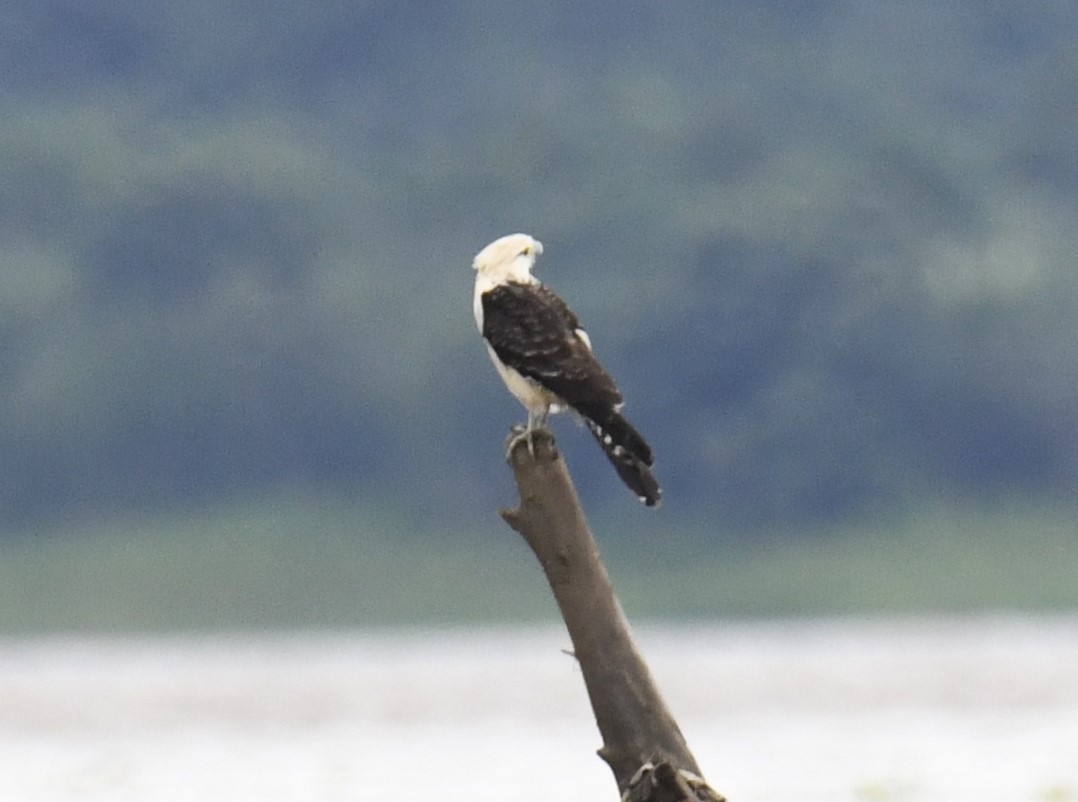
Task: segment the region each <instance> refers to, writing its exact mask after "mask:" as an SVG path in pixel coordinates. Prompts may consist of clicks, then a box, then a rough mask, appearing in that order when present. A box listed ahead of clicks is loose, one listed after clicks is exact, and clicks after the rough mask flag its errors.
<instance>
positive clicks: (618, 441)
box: [579, 408, 662, 507]
mask: <svg viewBox="0 0 1078 802" xmlns="http://www.w3.org/2000/svg"><path fill="white" fill-rule="evenodd" d="M579 411H580V412H581V413H582V414H583V417H584V422H585V423H586V424H587V426H588V429H590V430H591V433H592V434H593V435H594V436H595V439H596V440H597V441H598V443H599V445H600V447H601V448H602V449H603V453H604V454H606V456H607V459H609V460H610V462H611V464H612V465H613V466H614V469H615V470H616V471H617V472H618V476H620V477H621V481H623V482H624V483H625V484H626V485H627V486H628V488H629V489H630V490H632V491H633V492H634V493H635V494H636V496H637V498H639V499H640V500H641V501H642V502H644V504H646V505H647V506H648V507H657V506H659V503H660V502H661V500H662V489H661V488H660V487H659V483H658V482H657V481H656V480H655V476H654V475H653V474H652V472H651V466H652V464H654V462H655V458H654V457H653V456H652V453H651V447H650V446H649V445H648V444H647V442H646V441H645V440H644V438H643V437H641V436H640V432H638V431H636V429H634V428H633V427H632V424H630V423H629V421H627V420H625V418H623V417H622V416H621V414H620V413H618V412H617V411H616V410H614V409H610V408H607V409H605V410H595V409H589V410H579Z"/></svg>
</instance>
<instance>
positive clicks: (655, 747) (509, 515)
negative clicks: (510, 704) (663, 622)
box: [501, 432, 724, 802]
mask: <svg viewBox="0 0 1078 802" xmlns="http://www.w3.org/2000/svg"><path fill="white" fill-rule="evenodd" d="M534 445H535V454H534V456H533V455H532V454H530V453H529V452H528V449H527V447H525V446H524V444H523V443H519V444H518V446H517V447H516V448H515V449H514V450H513V452H512V454H511V455H510V464H511V465H512V468H513V473H514V474H515V476H516V481H517V487H518V489H519V491H520V506H519V507H518V508H517V509H513V510H502V511H501V515H502V517H503V518H504V519H505V521H506V523H508V524H509V525H510V526H511V527H513V529H515V530H516V531H517V532H519V533H520V534H521V535H522V536H523V538H524V540H525V541H526V542H527V544H528V546H529V547H530V548H531V550H532V551H533V552H535V556H536V557H538V558H539V563H540V564H541V565H542V567H543V571H544V573H545V574H546V578H547V581H548V582H549V583H550V587H551V590H552V591H553V592H554V598H555V599H556V600H557V603H558V607H559V609H560V610H561V614H562V618H564V620H565V625H566V627H567V628H568V630H569V637H570V639H571V640H572V643H573V649H574V652H575V654H576V658H577V660H579V662H580V668H581V671H582V672H583V675H584V684H585V685H586V686H587V691H588V698H589V699H590V701H591V707H592V710H593V711H594V713H595V721H596V723H597V724H598V726H599V732H600V734H601V735H602V738H603V746H602V748H601V749H600V750H599V755H600V757H602V758H603V760H605V761H606V762H607V764H609V766H610V769H611V770H612V771H613V773H614V779H615V781H616V782H617V784H618V789H619V790H620V792H621V797H622V799H623V800H631V802H682V800H687V801H689V802H723V800H724V798H723V797H722V796H721V795H720V794H718V793H717V792H716V791H714V790H712V789H711V788H710V787H709V786H708V785H707V783H706V782H704V780H703V779H702V778H701V773H700V769H699V767H698V766H697V764H696V760H695V758H693V756H692V753H691V752H690V751H689V748H688V746H687V745H686V743H685V738H684V737H683V736H682V734H681V730H680V729H678V725H677V722H676V721H674V717H673V716H672V715H671V714H670V711H669V710H668V709H667V707H666V705H665V703H664V702H663V700H662V697H661V696H660V695H659V691H658V689H657V688H656V687H655V683H654V682H653V681H652V679H651V673H650V672H649V671H648V667H647V665H646V664H645V663H644V660H643V658H641V656H640V653H639V652H638V651H637V650H636V647H635V645H634V644H633V640H632V635H631V634H630V632H629V624H628V621H627V620H626V618H625V614H624V613H623V612H622V609H621V604H620V603H619V602H618V599H617V597H616V596H615V595H614V589H613V586H612V585H611V583H610V577H609V576H608V575H607V572H606V568H605V566H604V565H603V562H602V559H601V558H600V556H599V549H598V546H597V545H596V542H595V538H594V537H593V536H592V534H591V531H590V530H589V529H588V524H587V521H586V520H585V519H584V511H583V510H582V509H581V507H580V501H579V500H578V498H577V495H576V489H575V488H574V487H573V483H572V479H571V478H570V476H569V472H568V470H567V469H566V467H565V461H564V460H562V459H561V456H560V455H559V453H558V450H557V446H556V444H555V442H554V437H553V436H552V435H550V434H549V433H547V432H538V433H536V437H535V440H534Z"/></svg>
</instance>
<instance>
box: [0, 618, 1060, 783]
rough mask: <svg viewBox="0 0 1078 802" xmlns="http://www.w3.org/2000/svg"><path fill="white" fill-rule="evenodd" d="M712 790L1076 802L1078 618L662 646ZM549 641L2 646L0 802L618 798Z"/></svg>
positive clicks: (351, 637)
mask: <svg viewBox="0 0 1078 802" xmlns="http://www.w3.org/2000/svg"><path fill="white" fill-rule="evenodd" d="M638 636H639V641H640V645H641V647H642V649H643V651H644V653H645V655H646V657H647V658H648V660H649V662H650V664H651V666H652V669H653V672H654V674H655V676H656V679H657V680H658V682H659V684H660V686H661V687H662V689H663V691H664V693H665V695H666V697H667V700H668V702H669V703H670V705H671V707H672V708H673V710H674V712H675V714H676V716H677V718H678V719H679V721H680V723H681V725H682V729H683V730H684V732H685V734H686V736H687V738H688V740H689V744H690V746H691V748H692V749H693V751H694V752H695V754H696V757H697V759H698V760H699V762H700V764H701V766H702V767H703V769H704V772H705V773H706V775H707V777H708V779H709V780H710V781H711V783H712V785H713V786H715V787H716V788H717V789H718V790H720V791H721V792H723V793H725V794H726V795H727V796H728V797H729V798H730V800H731V802H749V801H750V800H751V801H754V802H763V800H776V801H777V800H783V801H784V802H786V801H787V800H792V799H797V800H802V802H803V801H804V800H809V802H812V801H813V800H821V802H822V800H828V802H835V800H868V801H870V802H880V801H882V800H947V801H948V802H954V801H955V800H977V801H978V802H984V801H985V800H1000V802H1003V801H1004V800H1006V802H1016V801H1019V800H1040V801H1041V802H1066V801H1067V800H1078V618H1073V617H1057V618H1019V617H989V618H978V619H968V620H967V619H943V620H941V619H933V620H908V621H893V620H859V621H821V622H784V623H761V624H716V625H708V626H703V625H700V626H683V625H679V626H672V627H663V626H656V625H652V626H649V627H643V628H641V629H640V631H639V633H638ZM567 645H568V641H567V638H566V637H565V635H564V634H563V633H562V632H561V631H560V630H559V629H557V628H554V627H550V628H536V629H487V630H449V631H446V630H438V631H429V632H426V631H409V632H402V633H394V632H384V633H367V632H345V633H332V634H317V633H314V634H312V633H299V634H288V635H249V636H248V635H244V636H232V637H225V636H214V637H137V638H128V637H116V638H82V637H71V638H66V637H45V638H29V639H15V638H8V639H4V640H0V800H3V802H8V801H9V800H11V801H14V802H23V800H25V801H26V802H55V801H56V800H80V801H82V800H85V801H93V800H109V802H120V801H122V800H176V801H177V802H179V801H180V800H183V802H189V801H190V800H199V802H226V801H227V802H238V801H239V800H258V802H272V801H274V800H290V801H296V802H298V801H300V800H391V799H392V800H398V799H400V800H403V799H437V800H439V802H456V801H457V800H460V801H461V802H463V801H464V800H468V802H483V800H513V801H514V802H530V801H532V800H534V801H535V802H539V800H543V801H544V802H545V801H546V800H615V799H616V798H617V795H616V791H615V787H614V783H613V780H612V778H611V776H610V773H609V771H608V770H607V768H606V766H605V764H603V763H602V762H601V761H600V760H599V759H598V758H597V757H596V756H595V754H594V750H595V749H596V748H597V747H598V746H600V740H599V736H598V732H597V731H596V729H595V725H594V722H593V720H592V718H591V713H590V709H589V708H588V704H587V698H586V696H585V692H584V687H583V682H582V679H581V676H580V672H579V670H578V668H577V667H576V666H575V664H574V662H573V660H572V659H571V658H570V657H568V656H566V655H565V654H563V653H562V652H561V649H563V648H565V647H566V646H567Z"/></svg>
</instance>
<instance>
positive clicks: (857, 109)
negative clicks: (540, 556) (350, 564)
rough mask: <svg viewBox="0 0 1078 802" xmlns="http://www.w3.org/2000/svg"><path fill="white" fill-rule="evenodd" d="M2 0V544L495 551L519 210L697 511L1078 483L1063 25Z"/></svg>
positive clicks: (953, 4)
mask: <svg viewBox="0 0 1078 802" xmlns="http://www.w3.org/2000/svg"><path fill="white" fill-rule="evenodd" d="M9 6H10V7H9V9H8V10H7V11H6V12H5V24H4V26H2V30H0V98H2V99H3V103H4V114H3V115H0V188H2V194H0V237H2V240H3V243H4V247H3V250H2V253H0V453H2V454H3V455H4V459H3V460H2V461H0V527H2V528H3V530H4V531H5V532H15V531H31V530H34V529H43V530H52V529H55V528H56V527H58V526H59V525H60V522H62V521H88V520H100V519H102V518H104V519H108V518H109V517H111V516H120V517H121V518H124V519H125V520H126V517H125V516H132V515H138V514H146V515H150V516H157V515H158V514H159V513H161V512H162V511H164V510H168V509H173V508H181V509H182V508H185V507H186V506H188V505H192V509H194V508H200V507H207V506H212V505H214V504H218V503H220V504H228V503H230V501H229V500H230V499H234V498H240V497H246V496H248V495H249V494H251V493H257V492H259V491H264V492H269V490H271V489H276V488H281V487H286V488H287V487H312V486H313V487H320V488H326V489H330V490H332V489H333V488H341V487H347V488H351V489H353V490H355V491H356V492H357V494H358V495H359V496H361V497H363V498H374V499H381V500H382V501H381V502H380V503H382V504H383V505H386V506H389V507H393V508H394V509H395V507H396V506H398V505H397V504H396V502H395V501H393V500H406V501H400V504H399V506H401V507H402V508H407V509H408V510H409V514H410V515H415V516H416V517H417V519H418V520H419V521H420V522H422V524H423V526H422V529H423V531H425V532H427V534H428V536H429V537H432V538H441V537H444V535H443V534H441V533H440V532H436V531H435V530H436V529H438V527H436V526H435V523H436V522H437V523H438V524H439V525H440V524H441V522H442V521H444V520H445V517H446V516H448V517H449V519H450V520H451V521H452V522H453V523H452V526H451V527H450V528H451V529H452V528H455V527H456V528H461V529H463V530H465V531H468V530H470V529H473V528H476V527H477V526H479V525H480V522H485V521H486V520H487V519H486V517H485V516H486V515H487V514H488V511H489V510H491V509H493V508H494V507H495V506H496V505H497V504H498V503H500V502H501V501H502V500H503V498H504V492H503V491H504V490H505V487H506V484H505V480H504V476H503V473H502V470H503V469H502V465H501V464H500V447H501V444H500V441H501V438H502V436H503V433H504V432H505V430H506V429H507V427H508V425H509V424H510V423H512V422H514V421H515V420H516V419H517V418H519V417H520V410H519V409H517V407H516V404H515V402H513V401H512V400H511V399H510V398H509V397H508V396H507V395H506V394H505V393H504V391H503V390H502V388H501V386H500V383H499V381H498V379H497V377H496V376H495V375H494V372H493V371H492V370H491V368H490V366H489V364H487V361H486V356H485V354H484V353H483V349H482V347H481V346H480V344H479V342H478V337H477V335H476V333H475V331H474V327H473V324H472V321H471V314H470V308H469V296H470V281H471V273H470V270H469V263H470V260H471V257H472V255H473V254H474V253H475V252H476V251H477V250H478V249H479V248H480V247H481V246H482V245H484V244H485V243H486V242H487V241H489V240H490V239H493V238H494V237H496V236H499V235H501V234H504V233H508V232H509V231H512V230H518V229H523V230H526V231H528V232H530V233H532V234H534V235H536V236H538V237H540V238H541V239H543V240H544V241H545V243H546V245H547V251H546V255H545V256H544V258H543V260H542V261H541V262H540V265H539V268H538V274H539V275H540V276H541V277H542V278H544V279H545V280H547V281H548V282H549V283H551V284H552V285H553V286H555V287H556V288H557V289H559V290H560V291H562V292H563V294H565V295H566V296H567V297H568V298H569V299H570V300H571V302H572V303H573V305H574V307H575V308H576V309H577V310H578V312H579V313H580V315H581V317H582V319H584V320H585V321H586V322H587V324H588V327H589V330H590V331H591V333H592V337H593V340H594V342H595V343H596V346H597V348H598V351H599V353H600V355H601V356H602V358H603V359H604V361H605V362H606V363H607V364H608V365H609V366H610V368H611V370H612V372H613V373H614V374H615V376H617V377H618V379H619V381H620V382H621V384H622V386H623V389H624V390H625V392H626V395H627V397H628V399H629V406H628V413H629V414H630V416H631V417H632V418H633V420H634V421H635V422H636V423H638V424H639V426H640V428H641V429H642V430H643V431H644V432H646V433H647V435H648V437H649V439H651V440H652V441H654V445H655V447H656V451H657V453H658V455H659V466H658V468H659V475H660V477H661V478H662V480H663V481H664V483H665V485H666V490H667V495H666V497H667V499H668V502H667V508H666V510H665V511H664V513H662V514H663V515H666V516H667V519H666V520H668V521H669V520H673V521H675V524H674V525H673V526H672V527H671V528H672V529H674V530H679V529H680V530H685V531H688V530H690V529H692V526H693V524H692V522H693V521H700V520H706V521H708V522H709V525H710V526H712V527H714V529H716V530H718V531H724V532H728V531H741V532H757V533H758V532H770V531H782V532H787V533H790V532H801V533H805V532H811V531H815V530H816V529H819V528H821V527H834V526H838V525H841V524H842V523H843V522H844V521H851V520H852V521H860V520H869V519H873V518H876V519H879V520H886V519H888V518H889V517H890V516H892V515H894V514H896V512H897V511H900V510H902V509H905V508H907V507H909V506H910V505H914V506H916V505H917V504H918V502H919V500H921V499H923V498H932V497H939V496H943V497H947V498H955V499H959V500H960V503H961V504H963V505H966V506H969V507H971V508H974V507H976V506H977V505H979V504H981V503H986V502H988V501H990V500H995V499H998V498H1012V499H1021V500H1023V501H1024V503H1028V504H1029V505H1031V506H1032V505H1034V504H1036V503H1040V502H1043V503H1045V504H1048V505H1053V504H1058V503H1064V502H1066V501H1067V499H1069V498H1070V497H1071V496H1072V495H1073V489H1074V487H1075V485H1076V481H1078V405H1076V404H1075V403H1074V399H1075V398H1076V397H1078V348H1076V347H1075V337H1074V321H1075V320H1076V319H1078V271H1075V269H1074V254H1075V253H1078V233H1076V232H1078V228H1076V227H1075V226H1074V220H1075V219H1078V171H1076V169H1075V165H1076V164H1078V139H1076V138H1075V137H1074V136H1073V132H1074V130H1075V129H1076V127H1078V96H1076V91H1078V90H1076V89H1075V87H1078V59H1076V58H1075V56H1074V53H1075V52H1076V49H1075V47H1074V45H1075V42H1078V15H1076V14H1074V12H1073V11H1072V10H1071V9H1070V7H1068V6H1067V5H1066V4H1062V5H1061V4H1058V3H1051V2H1033V3H1027V4H1024V5H1023V6H1022V7H1021V8H1018V7H1015V8H1013V9H1011V8H1009V7H1005V6H1003V5H1000V4H989V5H985V4H981V3H976V2H973V0H948V2H944V3H936V4H930V5H929V4H920V5H905V6H902V7H898V6H894V5H892V4H887V3H884V2H878V1H877V2H869V3H863V4H859V5H857V6H850V5H849V4H843V3H830V2H812V3H803V4H796V5H792V6H789V7H786V6H783V7H781V8H780V7H775V8H771V9H767V8H760V7H757V6H755V5H753V4H747V3H722V4H716V3H711V2H689V3H683V4H679V5H678V6H677V7H676V8H671V7H670V6H669V5H667V4H662V3H658V2H630V3H628V4H626V3H618V4H614V3H609V2H600V3H589V4H585V5H581V4H573V3H565V2H555V3H548V4H545V5H543V6H541V7H538V6H534V5H530V4H524V3H502V4H492V3H488V2H466V3H461V4H452V5H446V6H443V7H438V8H434V7H424V8H423V9H421V10H420V9H418V7H415V6H411V5H409V4H395V3H386V2H370V3H352V4H340V3H331V4H322V5H316V6H310V5H297V4H288V3H275V4H272V7H271V8H270V9H267V8H265V7H264V6H261V5H255V4H251V3H246V2H244V3H239V4H232V5H229V6H221V5H215V4H212V3H206V2H195V3H179V2H173V1H172V0H167V1H166V2H162V3H159V4H157V5H155V10H154V13H153V14H147V13H146V11H145V8H144V7H143V6H142V5H141V4H138V3H132V2H110V3H85V4H82V5H80V6H79V7H78V8H77V9H76V8H74V7H73V6H72V7H66V6H65V7H64V8H63V9H62V10H60V9H59V7H58V6H56V5H55V4H50V3H44V4H43V3H37V2H30V0H16V2H14V3H11V4H9ZM559 432H560V433H561V437H560V439H561V442H562V443H563V445H564V447H565V448H567V449H569V450H573V449H576V448H578V446H577V445H576V441H584V440H585V439H586V435H584V434H583V433H580V432H574V431H573V430H572V427H571V426H562V427H560V428H559ZM579 448H580V449H589V450H588V451H587V452H586V453H584V452H583V451H581V453H579V455H576V454H575V453H574V459H573V464H574V466H575V467H576V466H579V469H578V470H576V471H575V472H576V476H577V479H578V482H579V483H580V485H581V489H582V492H583V494H584V497H585V500H586V501H587V503H588V506H589V508H601V509H603V510H611V509H621V506H619V505H624V508H625V509H626V510H628V509H630V508H631V505H632V503H633V502H632V501H631V499H630V498H629V497H628V495H627V494H626V493H625V491H624V489H623V488H621V487H620V486H619V485H618V483H617V481H616V479H614V477H613V476H612V473H611V472H610V471H609V470H608V468H607V466H605V464H604V463H603V462H602V458H601V456H600V455H598V453H597V452H595V450H594V448H593V446H591V444H589V443H586V442H584V443H583V445H581V446H579ZM140 511H141V513H140ZM631 514H635V510H633V512H632V513H630V512H618V513H616V515H619V516H628V515H631ZM154 520H157V519H156V518H154ZM266 525H269V524H268V523H267V524H266ZM380 525H381V524H378V523H377V522H375V523H373V524H372V526H373V527H375V529H377V527H378V526H380ZM483 525H485V523H484V524H483ZM385 526H386V527H388V529H387V531H395V527H396V523H395V516H394V515H390V517H389V519H388V522H387V523H385ZM76 529H77V527H76ZM151 529H152V530H153V531H154V532H156V531H158V530H157V527H156V526H155V527H151ZM79 531H81V530H79ZM237 531H239V530H236V529H234V528H232V527H226V528H225V531H224V532H223V533H220V536H221V537H223V538H224V541H223V543H222V545H220V546H219V548H227V547H228V544H229V543H232V544H233V547H235V548H238V547H239V544H240V543H241V542H243V544H244V546H245V547H246V546H247V545H251V544H248V543H247V542H246V541H236V540H234V539H233V538H235V537H237V534H236V532H237ZM188 536H190V537H194V536H195V535H194V534H192V533H189V532H186V533H184V537H188ZM217 536H218V533H214V534H210V533H206V534H204V535H203V537H204V538H205V539H206V541H207V543H209V542H210V541H213V540H214V539H215V537H217ZM370 536H371V537H375V536H380V537H388V534H386V533H384V532H383V533H382V534H380V535H379V534H378V532H377V531H372V532H370ZM130 537H131V541H132V542H131V543H120V542H119V541H114V540H112V539H110V538H105V540H104V541H101V544H102V547H105V544H107V543H112V544H113V545H112V546H109V548H115V549H119V550H120V553H122V554H128V553H129V554H130V555H131V559H135V556H136V555H138V554H141V553H142V551H141V550H142V549H147V550H149V552H148V553H147V554H148V555H149V554H153V553H156V552H155V550H156V549H166V550H167V549H171V548H176V549H177V550H180V549H181V547H180V546H179V545H173V541H172V540H171V539H169V540H166V541H162V542H159V543H155V544H146V545H143V544H141V539H142V536H141V534H139V533H138V532H132V533H131V535H130ZM267 537H268V535H267ZM91 540H93V539H92V538H91ZM254 541H258V542H261V540H260V538H259V537H252V544H253V542H254ZM94 542H98V541H94ZM176 542H177V543H179V537H178V536H177V541H176ZM818 542H819V541H818V539H814V540H811V541H808V543H810V544H811V543H818ZM327 547H328V546H327ZM11 548H15V549H19V548H23V546H22V545H19V544H18V543H15V545H12V546H11ZM65 548H66V547H65ZM86 548H89V546H86ZM417 548H419V547H418V546H417ZM790 548H795V549H799V548H810V545H805V544H802V543H797V544H793V545H791V547H790ZM127 549H131V551H130V552H128V551H127ZM158 556H162V555H158ZM442 556H443V557H444V556H445V555H442ZM54 557H55V558H56V559H60V555H59V554H56V555H54ZM286 557H287V554H282V555H281V558H282V559H285V558H286ZM147 558H149V557H147ZM27 559H29V557H27ZM42 559H44V557H43V558H42ZM38 567H39V568H40V569H41V570H47V569H48V566H47V565H41V566H38ZM136 568H137V566H132V570H136ZM35 570H36V569H35ZM206 570H210V567H207V569H206ZM267 570H269V569H268V568H267ZM177 592H179V591H177ZM384 593H385V594H387V595H392V594H390V593H389V591H388V590H387V591H384ZM406 595H407V594H406V593H403V592H402V593H401V594H400V598H399V599H398V601H399V602H400V603H404V602H403V597H404V596H406ZM387 609H388V608H387ZM251 615H252V616H254V617H255V618H257V616H256V615H255V613H254V612H252V613H251Z"/></svg>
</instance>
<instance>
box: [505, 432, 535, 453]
mask: <svg viewBox="0 0 1078 802" xmlns="http://www.w3.org/2000/svg"><path fill="white" fill-rule="evenodd" d="M536 431H537V430H536V429H530V428H528V427H527V426H525V425H524V424H523V423H518V424H516V425H515V426H513V428H512V429H510V430H509V439H508V440H507V441H506V445H505V458H506V460H511V459H512V457H513V450H514V449H516V447H517V446H518V445H520V444H521V442H525V443H527V444H528V454H530V455H531V456H532V457H534V456H535V432H536Z"/></svg>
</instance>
